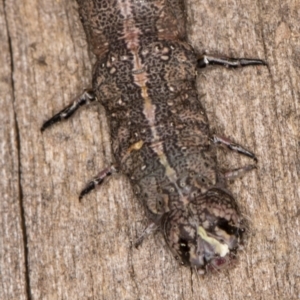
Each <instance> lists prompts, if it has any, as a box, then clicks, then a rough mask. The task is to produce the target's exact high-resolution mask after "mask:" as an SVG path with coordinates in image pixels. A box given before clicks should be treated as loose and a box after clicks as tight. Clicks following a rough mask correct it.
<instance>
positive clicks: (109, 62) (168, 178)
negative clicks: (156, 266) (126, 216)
mask: <svg viewBox="0 0 300 300" xmlns="http://www.w3.org/2000/svg"><path fill="white" fill-rule="evenodd" d="M77 2H78V4H79V13H80V16H81V20H82V24H83V26H84V29H85V32H86V35H87V40H88V43H89V45H90V47H91V49H92V51H93V53H94V54H95V56H96V59H97V61H96V63H95V66H94V70H93V83H92V88H91V89H89V90H86V91H85V92H84V93H83V94H82V95H81V96H80V97H78V98H77V99H75V101H74V102H73V103H71V104H70V105H69V106H68V107H66V108H65V109H63V110H62V111H60V112H59V113H58V114H56V115H55V116H53V117H52V118H51V119H49V120H48V121H46V122H45V123H44V124H43V126H42V131H43V130H45V129H46V128H47V127H49V126H51V125H52V124H54V123H56V122H59V121H61V120H63V119H67V118H68V117H70V116H71V115H72V114H73V113H74V112H75V111H76V110H77V109H78V108H79V107H80V106H83V105H85V104H87V103H89V102H91V101H95V100H97V101H99V102H100V103H101V104H102V105H103V106H104V107H105V110H106V112H107V117H108V122H109V125H110V131H111V141H112V151H113V154H114V161H113V162H112V164H111V166H107V168H106V169H104V170H102V171H101V172H100V173H99V174H98V175H97V176H96V177H95V178H94V179H93V180H92V181H90V182H89V183H88V184H87V186H86V187H85V189H84V190H83V191H82V192H81V194H80V196H79V197H80V198H82V197H83V196H84V195H85V194H87V193H88V192H90V191H91V190H92V189H94V188H95V186H96V185H99V184H101V183H102V182H103V180H105V179H107V178H108V176H110V175H112V174H114V173H116V172H121V173H123V174H125V175H126V176H128V178H129V180H130V182H131V183H132V187H133V189H134V191H135V193H136V196H137V198H138V199H140V201H141V202H142V203H143V206H144V207H145V211H146V214H147V216H148V218H149V220H150V221H151V224H150V226H149V227H148V228H147V229H146V230H145V234H144V235H143V236H145V235H146V234H148V233H150V232H152V231H153V230H156V229H158V230H161V232H162V233H163V235H164V237H165V240H166V242H167V244H168V245H169V247H170V249H171V250H172V252H173V253H174V256H175V258H176V259H178V260H179V261H180V262H181V263H182V264H185V265H188V266H191V267H192V268H194V269H196V270H197V271H198V272H199V273H201V274H202V273H204V272H205V271H206V270H213V269H217V270H221V269H224V268H227V267H228V266H230V265H232V263H233V260H234V258H235V252H236V250H237V249H238V247H239V245H240V244H241V243H242V239H243V233H244V231H245V224H244V220H243V218H242V216H241V214H240V211H239V208H238V205H237V202H236V201H235V199H234V198H233V196H232V194H231V193H230V191H229V190H228V189H227V188H226V181H227V180H228V179H230V178H234V177H237V176H240V175H241V174H243V173H245V172H247V171H250V170H252V169H253V168H254V167H255V166H254V165H248V166H244V167H242V168H239V169H236V170H228V171H224V170H222V169H221V168H220V167H219V165H218V163H217V159H216V147H217V146H218V145H222V146H226V147H227V148H228V149H230V150H233V151H236V152H238V153H241V154H244V155H247V156H249V157H250V158H252V159H254V160H256V157H255V155H254V154H253V153H252V152H250V151H247V150H246V149H245V148H243V147H242V146H240V145H238V144H235V143H233V142H231V141H230V140H228V139H226V138H223V137H220V136H216V135H213V134H212V133H211V132H210V129H209V123H208V119H207V116H206V113H205V111H204V109H203V107H202V105H201V103H200V101H199V96H198V94H197V90H196V88H195V80H196V72H197V68H204V67H206V66H208V65H221V66H226V67H229V68H236V67H244V66H250V65H265V63H264V61H262V60H259V59H244V58H243V59H231V58H224V57H212V56H208V55H199V54H197V53H195V51H194V50H193V49H192V47H191V46H190V45H189V44H188V43H187V41H186V35H185V22H184V13H183V12H184V10H183V8H184V5H183V0H144V1H140V0H114V1H112V0H77ZM143 236H142V237H141V238H140V239H139V240H138V242H137V244H139V243H140V242H141V241H142V239H143Z"/></svg>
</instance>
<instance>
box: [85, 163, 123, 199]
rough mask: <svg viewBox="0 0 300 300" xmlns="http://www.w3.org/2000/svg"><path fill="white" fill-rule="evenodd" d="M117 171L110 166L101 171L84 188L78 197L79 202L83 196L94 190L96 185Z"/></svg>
mask: <svg viewBox="0 0 300 300" xmlns="http://www.w3.org/2000/svg"><path fill="white" fill-rule="evenodd" d="M116 172H117V169H116V168H115V166H113V165H112V166H110V167H108V168H106V169H104V170H102V171H101V172H100V173H99V174H98V175H97V176H96V177H95V178H94V179H93V180H91V181H90V182H89V183H88V184H87V185H86V186H85V188H84V189H83V190H82V191H81V193H80V195H79V201H80V200H81V199H82V197H83V196H85V195H86V194H88V193H89V192H90V191H92V190H93V189H95V188H96V186H97V185H100V184H101V183H102V182H103V181H104V179H106V178H107V177H108V176H110V175H112V174H113V173H116Z"/></svg>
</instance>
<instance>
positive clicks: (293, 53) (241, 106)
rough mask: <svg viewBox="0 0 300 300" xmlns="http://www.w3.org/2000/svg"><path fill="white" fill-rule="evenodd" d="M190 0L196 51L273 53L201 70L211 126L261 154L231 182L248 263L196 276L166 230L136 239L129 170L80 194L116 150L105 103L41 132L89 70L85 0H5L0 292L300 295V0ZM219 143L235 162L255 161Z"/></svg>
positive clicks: (28, 295)
mask: <svg viewBox="0 0 300 300" xmlns="http://www.w3.org/2000/svg"><path fill="white" fill-rule="evenodd" d="M186 2H187V14H188V32H189V40H190V42H191V43H192V44H193V45H194V47H195V49H197V51H199V52H203V51H204V50H206V51H207V52H208V53H212V54H225V55H228V56H236V57H238V56H245V57H260V58H263V59H266V60H267V61H268V63H269V67H268V68H264V67H257V68H247V69H243V70H226V69H224V68H208V69H207V70H204V71H201V72H199V79H198V83H199V93H200V94H203V97H202V101H203V102H204V104H205V107H206V109H207V112H208V115H209V118H210V120H211V124H212V127H213V128H214V130H215V131H216V132H218V133H224V134H225V135H227V136H230V137H232V138H233V139H234V140H236V141H238V142H240V143H242V144H244V145H245V146H248V147H249V148H250V149H252V150H253V151H254V152H255V153H256V154H257V156H258V158H259V163H258V169H257V171H255V172H252V173H251V174H247V175H246V176H245V177H244V178H242V179H239V180H236V182H234V183H233V184H232V185H231V190H232V191H233V193H234V195H236V196H237V198H238V200H239V202H240V203H241V206H242V209H243V212H244V213H245V215H246V216H247V217H248V218H249V220H251V232H250V236H249V239H248V244H247V247H246V249H245V252H242V253H240V257H241V259H240V263H239V265H238V266H237V267H236V268H235V269H233V270H230V271H228V272H225V273H222V274H218V275H213V276H207V277H205V278H201V277H200V278H198V277H197V276H196V274H195V273H193V272H191V271H190V270H189V269H188V268H183V267H180V266H178V265H177V263H176V261H175V260H174V259H173V257H172V255H171V254H170V253H169V250H168V249H167V248H166V246H165V243H164V241H163V239H162V237H161V235H160V234H157V235H156V236H155V237H153V236H152V237H149V238H148V239H147V240H146V241H145V242H144V244H143V245H142V246H141V247H140V249H138V250H136V249H135V248H133V247H132V240H135V238H136V237H137V236H138V235H139V233H140V232H141V231H142V229H143V228H144V226H145V225H146V220H145V219H144V215H143V212H142V208H141V206H140V204H139V203H138V201H137V199H136V198H135V197H134V195H133V193H132V191H131V189H130V186H129V184H128V182H127V180H126V179H125V178H124V177H122V176H117V177H115V178H112V179H111V181H109V182H108V183H107V184H105V185H104V186H102V187H101V190H98V191H97V192H95V193H91V194H90V195H89V196H87V197H86V198H84V199H83V202H82V203H79V202H78V193H79V191H80V190H81V189H82V187H83V186H84V184H85V183H86V182H87V180H88V179H90V178H91V177H92V176H93V175H95V174H96V173H97V172H98V171H99V170H101V169H102V168H103V167H105V166H107V165H108V164H109V163H110V160H111V152H110V140H109V134H108V128H107V124H106V118H105V114H104V109H103V107H101V106H100V105H97V104H94V105H92V106H90V107H88V108H86V109H83V110H82V111H80V112H79V113H77V115H76V116H75V117H74V118H72V119H71V120H70V121H68V122H64V123H62V124H61V125H56V126H53V128H51V129H49V130H47V131H46V132H45V133H44V134H41V133H40V131H39V128H40V126H41V124H42V123H43V121H44V120H46V119H47V118H48V117H49V116H51V115H52V114H53V113H55V112H57V110H59V109H61V108H62V107H64V106H65V105H66V104H67V103H69V102H70V100H71V99H72V98H73V97H74V96H75V95H77V94H78V93H80V92H81V91H82V89H83V88H84V87H86V86H88V84H89V82H90V78H91V59H90V57H89V55H88V50H87V44H86V40H85V35H84V32H83V29H82V27H81V24H80V21H79V17H78V14H77V10H76V9H77V6H76V3H75V1H67V0H61V1H57V0H26V1H19V0H2V1H1V7H0V38H1V43H0V50H1V51H0V64H1V68H0V72H1V76H0V101H1V110H0V120H1V121H0V145H1V147H0V158H1V161H0V162H1V180H0V188H1V190H2V197H1V201H0V214H1V216H0V228H1V229H0V264H1V265H0V282H1V283H0V299H299V297H300V271H299V269H300V262H299V260H300V259H299V254H300V250H299V249H300V238H299V215H300V203H299V202H300V188H299V177H300V175H299V174H300V149H299V147H300V136H299V125H300V22H299V20H300V3H299V1H298V0H288V1H280V0H274V1H268V0H262V1H242V2H239V1H235V0H227V1H223V0H201V1H200V0H186ZM219 154H220V162H221V163H222V164H223V165H224V166H225V167H229V166H230V167H235V166H240V165H243V164H247V163H250V162H249V161H248V160H247V159H244V158H241V157H239V156H238V155H234V154H231V153H224V152H220V153H219Z"/></svg>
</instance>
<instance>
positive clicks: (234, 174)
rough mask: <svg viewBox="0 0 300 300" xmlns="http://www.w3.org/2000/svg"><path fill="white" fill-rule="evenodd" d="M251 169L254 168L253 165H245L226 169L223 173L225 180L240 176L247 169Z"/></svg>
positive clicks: (247, 170)
mask: <svg viewBox="0 0 300 300" xmlns="http://www.w3.org/2000/svg"><path fill="white" fill-rule="evenodd" d="M253 169H256V166H255V165H247V166H244V167H241V168H237V169H233V170H228V171H226V172H225V173H224V174H223V175H224V178H225V179H226V180H232V179H236V178H238V177H242V176H243V175H244V174H246V173H247V172H249V171H252V170H253Z"/></svg>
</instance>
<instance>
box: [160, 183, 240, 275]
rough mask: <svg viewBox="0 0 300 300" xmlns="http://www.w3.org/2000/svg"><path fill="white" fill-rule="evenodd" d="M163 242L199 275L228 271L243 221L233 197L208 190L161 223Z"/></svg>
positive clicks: (223, 191)
mask: <svg viewBox="0 0 300 300" xmlns="http://www.w3.org/2000/svg"><path fill="white" fill-rule="evenodd" d="M162 222H163V223H162V228H163V232H164V235H165V239H166V241H167V243H168V245H169V247H170V248H171V250H172V252H173V253H174V255H175V257H176V259H178V260H180V261H181V263H182V264H184V265H188V266H191V267H192V268H194V269H197V271H198V272H199V273H200V274H204V273H205V272H206V271H209V270H222V269H226V268H229V267H231V266H232V265H233V263H234V262H235V261H236V259H235V257H236V251H237V249H238V247H239V245H241V244H242V239H243V233H244V231H245V225H244V221H243V219H242V217H241V215H240V213H239V210H238V207H237V204H236V201H235V199H234V198H233V197H232V195H231V194H230V193H229V192H228V191H226V190H224V189H220V188H212V189H209V190H208V191H207V192H206V193H204V194H200V195H198V196H197V197H195V198H194V199H193V200H192V201H191V202H190V203H189V204H187V205H186V206H185V207H184V208H182V209H176V210H172V211H170V212H168V214H166V215H165V217H164V218H163V220H162Z"/></svg>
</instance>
